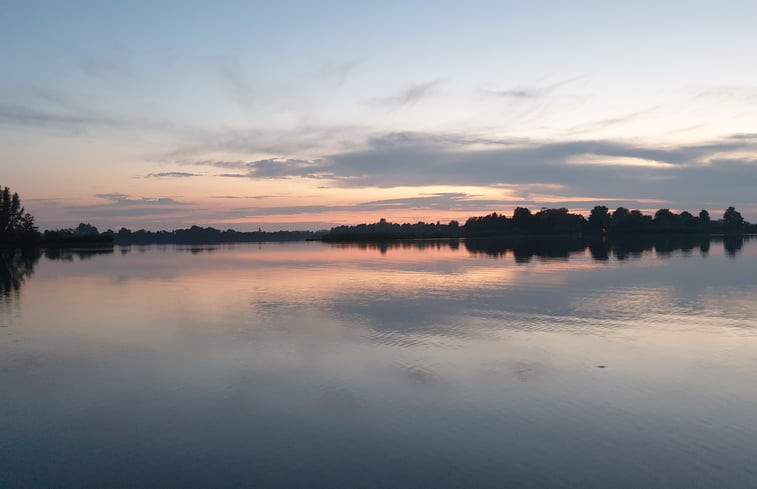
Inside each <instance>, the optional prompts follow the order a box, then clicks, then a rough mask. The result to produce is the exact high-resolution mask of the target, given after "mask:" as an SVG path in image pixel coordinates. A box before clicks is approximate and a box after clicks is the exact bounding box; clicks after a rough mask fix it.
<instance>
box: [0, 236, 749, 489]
mask: <svg viewBox="0 0 757 489" xmlns="http://www.w3.org/2000/svg"><path fill="white" fill-rule="evenodd" d="M0 271H1V272H2V276H1V277H0V299H2V300H1V301H0V487H2V488H6V487H7V488H25V487H35V488H37V487H40V488H41V487H44V488H82V487H97V488H207V487H217V488H226V487H229V488H232V487H234V488H243V487H329V488H335V487H414V488H419V487H434V488H437V487H476V488H483V487H498V488H502V487H579V488H588V487H613V488H618V487H673V488H692V487H721V488H724V487H734V488H735V487H739V488H742V487H757V464H756V463H755V461H756V460H757V241H755V240H751V241H750V240H746V241H744V242H741V241H739V242H738V243H736V244H734V243H732V242H731V243H729V242H728V241H726V242H723V241H717V240H715V241H712V242H710V243H709V244H708V243H695V244H691V243H688V244H686V243H684V244H676V243H672V244H671V243H667V244H665V243H656V244H654V245H646V244H643V243H642V244H640V245H638V246H637V245H629V246H625V247H624V246H620V245H615V246H614V247H611V246H609V245H608V246H604V247H603V246H593V247H591V248H587V247H585V246H583V245H580V244H578V245H577V244H576V243H572V244H571V243H568V244H566V245H560V244H558V245H555V244H549V245H544V246H541V248H540V249H534V248H533V247H526V248H524V247H521V248H518V247H517V246H514V247H507V246H501V245H500V244H497V243H496V242H478V243H477V242H469V243H465V242H455V241H453V242H447V241H439V242H437V241H423V242H417V243H401V244H395V245H384V246H379V245H362V246H358V245H341V246H337V245H328V244H323V243H317V242H310V243H305V242H303V243H291V244H262V245H257V244H254V245H228V246H217V247H205V246H203V247H194V248H192V247H182V246H170V247H131V248H118V247H116V248H115V250H113V251H112V252H102V253H85V252H81V253H80V252H71V251H65V252H52V251H48V252H46V253H40V252H28V253H27V255H25V256H19V255H12V254H11V255H9V254H6V255H5V256H4V257H3V267H2V270H0Z"/></svg>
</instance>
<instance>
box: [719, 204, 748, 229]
mask: <svg viewBox="0 0 757 489" xmlns="http://www.w3.org/2000/svg"><path fill="white" fill-rule="evenodd" d="M723 223H724V224H725V230H726V231H727V232H741V230H742V228H743V227H744V218H743V217H741V213H740V212H739V211H737V210H736V209H735V208H734V207H733V206H731V207H729V208H728V209H726V211H725V212H724V213H723Z"/></svg>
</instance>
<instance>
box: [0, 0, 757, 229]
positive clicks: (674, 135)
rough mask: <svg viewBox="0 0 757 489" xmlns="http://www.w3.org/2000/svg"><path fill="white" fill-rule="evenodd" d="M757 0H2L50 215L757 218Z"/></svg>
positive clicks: (282, 221) (5, 170) (9, 60)
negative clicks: (602, 208) (550, 210)
mask: <svg viewBox="0 0 757 489" xmlns="http://www.w3.org/2000/svg"><path fill="white" fill-rule="evenodd" d="M755 21H757V2H753V1H751V2H750V1H743V2H735V1H719V2H715V1H708V2H700V1H685V2H684V1H672V0H671V1H666V2H659V1H654V2H653V1H635V2H627V1H624V2H619V1H618V2H615V1H607V0H605V1H596V2H595V1H576V2H554V1H552V2H546V1H531V2H508V1H498V2H443V1H433V2H431V1H429V2H420V1H414V2H410V1H403V2H388V1H385V2H327V1H324V2H283V1H282V2H254V1H239V2H236V1H225V2H192V1H176V2H169V1H160V2H154V1H129V2H123V1H121V2H115V1H111V2H107V1H91V2H85V1H76V0H70V1H66V2H63V1H48V2H43V1H14V0H0V39H2V42H1V43H0V62H2V70H0V169H1V170H2V171H1V172H0V184H2V185H3V186H9V187H11V189H12V190H14V191H17V192H18V193H19V194H20V195H21V197H22V200H23V203H24V204H25V206H26V208H27V210H28V211H30V212H32V214H34V215H35V216H36V218H37V222H38V224H39V226H40V228H42V229H49V228H59V227H70V226H75V225H76V224H78V223H79V222H81V221H83V222H90V223H92V224H95V225H96V226H98V227H101V228H102V229H105V228H108V227H110V228H113V229H118V228H120V227H121V226H125V227H129V228H132V229H138V228H147V229H173V228H177V227H186V226H188V225H191V224H199V225H212V226H215V227H220V228H224V229H225V228H235V229H243V230H246V229H257V228H258V227H262V228H263V229H266V230H275V229H320V228H328V227H330V226H333V225H335V224H343V223H357V222H366V221H376V220H378V219H379V218H381V217H384V218H387V219H389V220H392V221H399V222H411V221H412V222H414V221H418V220H425V221H437V220H441V221H449V220H450V219H459V220H464V219H465V218H466V217H468V216H472V215H481V214H485V213H490V212H492V211H497V212H504V213H508V214H509V213H510V212H512V209H513V208H514V207H516V206H519V205H522V206H526V207H530V208H531V209H533V210H536V209H539V208H540V207H543V206H548V207H568V208H569V209H571V210H574V211H577V212H586V211H587V210H588V209H590V208H591V207H593V206H594V205H597V204H604V205H607V206H608V207H611V208H615V207H618V206H620V205H623V206H625V207H630V208H639V209H642V210H645V211H646V212H653V211H654V210H656V209H658V208H662V207H666V208H671V209H675V210H677V211H681V210H689V211H691V212H693V213H696V212H698V211H699V210H700V209H702V208H706V209H709V210H710V211H711V213H713V214H714V215H717V216H719V215H721V214H722V210H723V209H725V208H726V207H727V206H729V205H735V206H736V207H737V209H739V210H740V211H741V212H742V214H743V215H744V217H745V218H747V219H748V220H750V221H753V222H754V221H755V220H757V199H756V198H755V195H757V192H756V191H755V187H756V186H757V63H755V53H756V52H757V29H755V28H754V26H755Z"/></svg>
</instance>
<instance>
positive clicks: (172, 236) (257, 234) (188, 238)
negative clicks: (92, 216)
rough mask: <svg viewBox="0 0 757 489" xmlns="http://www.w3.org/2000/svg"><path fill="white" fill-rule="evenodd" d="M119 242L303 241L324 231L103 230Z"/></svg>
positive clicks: (201, 228) (127, 243)
mask: <svg viewBox="0 0 757 489" xmlns="http://www.w3.org/2000/svg"><path fill="white" fill-rule="evenodd" d="M107 233H109V234H111V235H112V236H113V240H114V242H115V243H116V244H119V245H129V244H221V243H261V242H273V241H303V240H307V239H318V238H320V237H321V235H323V234H324V233H325V231H274V232H266V231H261V230H258V231H252V232H243V231H234V230H233V229H227V230H226V231H222V230H220V229H215V228H212V227H207V228H203V227H200V226H192V227H190V228H187V229H176V230H173V231H146V230H144V229H140V230H138V231H131V230H130V229H127V228H121V229H120V230H119V231H118V232H115V233H114V232H113V231H110V230H109V231H107Z"/></svg>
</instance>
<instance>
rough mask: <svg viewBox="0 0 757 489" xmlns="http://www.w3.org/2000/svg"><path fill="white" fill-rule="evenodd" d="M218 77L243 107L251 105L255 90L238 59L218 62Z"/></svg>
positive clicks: (253, 100)
mask: <svg viewBox="0 0 757 489" xmlns="http://www.w3.org/2000/svg"><path fill="white" fill-rule="evenodd" d="M218 74H219V76H220V79H221V80H222V81H223V82H224V83H225V84H226V85H227V86H228V87H229V90H230V93H231V97H232V98H233V99H234V100H235V101H236V102H237V103H239V104H240V105H242V106H243V107H245V108H250V107H252V105H253V103H254V102H255V92H254V90H253V87H252V83H251V82H250V79H249V77H248V76H247V73H246V71H245V70H244V68H243V66H242V64H241V63H240V62H239V60H238V59H223V60H221V61H220V62H219V64H218Z"/></svg>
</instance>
